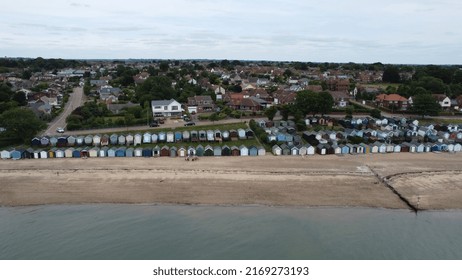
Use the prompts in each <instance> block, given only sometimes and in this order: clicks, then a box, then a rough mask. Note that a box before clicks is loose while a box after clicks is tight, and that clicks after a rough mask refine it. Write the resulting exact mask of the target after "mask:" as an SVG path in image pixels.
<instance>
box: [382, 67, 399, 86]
mask: <svg viewBox="0 0 462 280" xmlns="http://www.w3.org/2000/svg"><path fill="white" fill-rule="evenodd" d="M400 80H401V78H400V76H399V69H398V67H396V66H387V67H386V68H385V70H383V76H382V81H383V82H385V83H399V82H400Z"/></svg>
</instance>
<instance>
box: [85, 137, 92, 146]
mask: <svg viewBox="0 0 462 280" xmlns="http://www.w3.org/2000/svg"><path fill="white" fill-rule="evenodd" d="M83 142H84V143H85V145H91V144H93V135H87V136H85V138H84V139H83Z"/></svg>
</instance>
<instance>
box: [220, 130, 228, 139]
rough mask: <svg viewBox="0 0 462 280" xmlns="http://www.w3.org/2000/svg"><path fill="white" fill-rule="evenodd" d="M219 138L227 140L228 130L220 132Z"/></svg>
mask: <svg viewBox="0 0 462 280" xmlns="http://www.w3.org/2000/svg"><path fill="white" fill-rule="evenodd" d="M221 139H222V140H223V141H228V140H229V131H227V130H225V131H223V132H222V133H221Z"/></svg>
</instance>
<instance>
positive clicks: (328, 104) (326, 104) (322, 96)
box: [318, 92, 334, 115]
mask: <svg viewBox="0 0 462 280" xmlns="http://www.w3.org/2000/svg"><path fill="white" fill-rule="evenodd" d="M318 95H319V98H318V102H319V104H318V108H319V112H320V113H321V114H322V115H324V114H328V113H330V111H331V110H332V106H334V98H333V97H332V95H330V93H328V92H320V93H319V94H318Z"/></svg>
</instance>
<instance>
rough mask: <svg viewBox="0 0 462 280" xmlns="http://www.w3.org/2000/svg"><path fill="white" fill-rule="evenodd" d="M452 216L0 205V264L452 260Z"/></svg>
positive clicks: (461, 245)
mask: <svg viewBox="0 0 462 280" xmlns="http://www.w3.org/2000/svg"><path fill="white" fill-rule="evenodd" d="M461 225H462V211H425V212H419V213H418V214H417V215H416V214H415V213H413V212H410V211H408V210H389V209H374V208H288V207H266V206H233V207H224V206H185V205H119V204H116V205H111V204H104V205H47V206H30V207H0V259H462V227H461Z"/></svg>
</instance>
